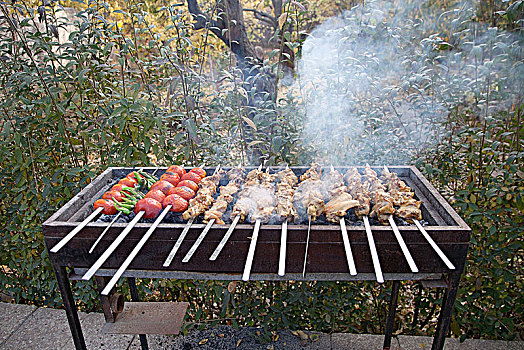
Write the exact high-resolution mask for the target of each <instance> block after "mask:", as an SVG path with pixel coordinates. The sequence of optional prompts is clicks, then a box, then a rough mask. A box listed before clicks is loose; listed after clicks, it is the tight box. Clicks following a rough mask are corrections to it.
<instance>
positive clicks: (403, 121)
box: [293, 0, 523, 164]
mask: <svg viewBox="0 0 524 350" xmlns="http://www.w3.org/2000/svg"><path fill="white" fill-rule="evenodd" d="M474 13H475V11H474V7H473V6H472V5H471V4H469V3H464V2H462V3H457V5H456V6H455V7H454V8H451V9H450V10H448V11H447V12H445V13H442V10H440V9H438V8H432V7H431V5H428V4H427V2H421V1H408V0H406V1H395V2H390V1H372V2H365V3H364V4H362V5H359V6H357V7H355V8H353V9H352V10H350V11H346V12H344V13H342V14H341V15H339V16H336V17H332V18H330V19H328V20H327V21H326V22H324V23H323V24H322V25H320V26H318V27H317V28H316V29H315V30H314V31H313V32H312V33H311V35H310V36H309V37H308V38H307V40H306V41H305V43H304V45H303V50H302V57H301V59H300V61H299V63H298V68H297V73H298V78H297V80H296V81H295V85H294V87H293V88H294V89H295V91H298V93H299V94H300V96H301V98H302V99H303V102H304V103H305V121H304V130H303V137H304V140H305V141H306V143H308V144H309V145H310V146H312V147H313V148H314V149H315V151H316V152H317V155H318V156H319V157H321V158H323V159H326V160H327V161H328V162H330V163H332V164H364V163H366V162H369V163H375V164H377V163H378V164H379V163H382V164H384V163H389V164H401V163H404V164H405V163H409V162H410V160H411V159H412V157H413V156H414V155H416V154H417V153H419V152H421V151H423V150H424V149H426V148H427V147H429V146H431V145H433V144H435V143H436V142H438V141H439V138H440V137H442V135H443V133H444V132H443V127H442V123H443V122H444V121H445V120H446V117H447V116H448V115H449V113H451V112H452V111H453V109H454V108H456V107H457V106H460V105H462V104H464V103H465V102H467V101H466V99H467V98H470V99H471V98H474V99H476V106H477V107H478V108H479V109H480V110H479V111H477V112H479V114H485V115H486V116H488V115H489V114H492V113H495V111H494V110H489V108H491V107H490V105H489V104H487V103H486V105H485V106H484V105H482V103H483V101H482V97H483V94H484V95H486V96H488V95H489V94H490V92H487V91H484V90H485V88H483V86H485V84H490V83H489V81H490V78H492V80H491V82H492V83H493V79H497V82H503V83H504V84H503V89H505V90H506V92H509V93H510V95H511V94H512V93H513V95H514V94H515V93H516V94H520V93H521V92H522V79H518V77H522V76H523V72H522V64H520V66H519V65H518V64H517V63H518V62H519V60H520V61H521V60H522V50H520V52H516V51H515V50H517V49H518V47H520V44H519V43H522V37H517V38H516V37H515V36H514V35H512V34H511V35H509V34H507V33H503V32H501V31H497V29H496V28H495V29H493V28H487V27H486V26H482V25H479V23H474V22H472V21H471V18H472V17H473V16H474ZM490 37H491V39H490ZM490 40H491V46H490V45H489V42H490ZM494 43H497V44H499V45H496V44H494ZM517 51H518V50H517ZM511 53H513V56H512V55H511ZM488 54H490V55H492V56H491V57H493V55H495V56H496V57H499V56H500V55H505V56H504V59H500V60H498V61H497V62H495V61H496V58H491V59H490V58H489V57H488V56H487V55H488ZM500 57H502V56H500ZM516 64H517V65H516ZM519 67H520V68H519ZM485 80H486V81H485ZM479 82H480V84H479ZM515 85H517V86H515ZM519 86H520V87H519ZM508 89H509V90H511V91H512V92H510V91H509V90H508ZM500 95H501V94H500ZM507 96H508V95H506V97H507ZM499 97H500V96H499ZM484 100H486V98H484ZM488 100H489V98H488Z"/></svg>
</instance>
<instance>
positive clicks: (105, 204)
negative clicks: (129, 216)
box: [93, 199, 117, 215]
mask: <svg viewBox="0 0 524 350" xmlns="http://www.w3.org/2000/svg"><path fill="white" fill-rule="evenodd" d="M93 206H94V207H95V210H96V209H98V208H100V207H102V208H104V210H102V214H106V215H115V214H116V213H117V210H116V208H115V206H114V204H113V202H112V201H110V200H107V199H98V200H96V201H95V203H94V205H93Z"/></svg>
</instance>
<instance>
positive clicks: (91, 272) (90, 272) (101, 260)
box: [82, 210, 146, 281]
mask: <svg viewBox="0 0 524 350" xmlns="http://www.w3.org/2000/svg"><path fill="white" fill-rule="evenodd" d="M145 213H146V212H145V211H143V210H142V211H139V212H138V214H136V216H135V217H134V219H133V220H132V221H131V222H130V223H129V224H128V225H127V226H126V228H125V229H124V231H122V233H120V234H119V235H118V237H117V238H116V239H115V240H114V241H113V243H111V245H110V246H109V248H107V249H106V251H105V252H104V253H103V254H102V255H101V256H100V258H98V260H97V261H96V262H95V263H94V265H93V266H91V268H90V269H89V270H88V271H87V272H86V274H85V275H84V276H83V277H82V279H83V280H86V281H87V280H89V279H90V278H91V277H93V275H94V274H95V273H96V272H97V271H98V269H99V268H100V267H101V266H102V264H103V263H104V262H105V261H106V260H107V258H109V256H110V255H111V254H112V253H113V252H114V251H115V250H116V248H117V247H118V246H119V245H120V243H122V241H123V240H124V238H126V236H127V235H128V234H129V232H131V230H132V229H133V227H135V225H136V224H137V222H138V221H140V219H141V218H142V216H144V214H145Z"/></svg>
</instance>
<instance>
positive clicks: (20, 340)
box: [2, 308, 74, 350]
mask: <svg viewBox="0 0 524 350" xmlns="http://www.w3.org/2000/svg"><path fill="white" fill-rule="evenodd" d="M65 319H66V315H65V311H64V310H57V309H48V308H38V309H37V310H36V311H35V312H33V313H32V314H31V316H30V317H28V318H27V319H26V320H25V321H24V323H23V324H22V325H21V326H20V327H19V328H18V329H17V331H16V332H15V333H13V334H12V335H11V336H10V337H9V338H8V339H7V341H6V342H5V343H4V344H3V345H2V348H3V349H5V350H11V349H13V350H14V349H17V350H18V349H28V350H29V349H35V350H37V349H38V350H40V349H71V348H74V347H72V345H73V343H72V340H71V333H70V331H69V326H68V325H67V322H64V321H65Z"/></svg>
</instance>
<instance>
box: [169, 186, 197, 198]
mask: <svg viewBox="0 0 524 350" xmlns="http://www.w3.org/2000/svg"><path fill="white" fill-rule="evenodd" d="M170 194H178V195H179V196H180V197H182V198H184V199H185V200H186V201H188V200H190V199H191V198H193V197H194V196H195V191H193V190H192V189H190V188H189V187H186V186H182V187H175V188H172V189H170V190H169V192H168V193H167V195H170Z"/></svg>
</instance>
